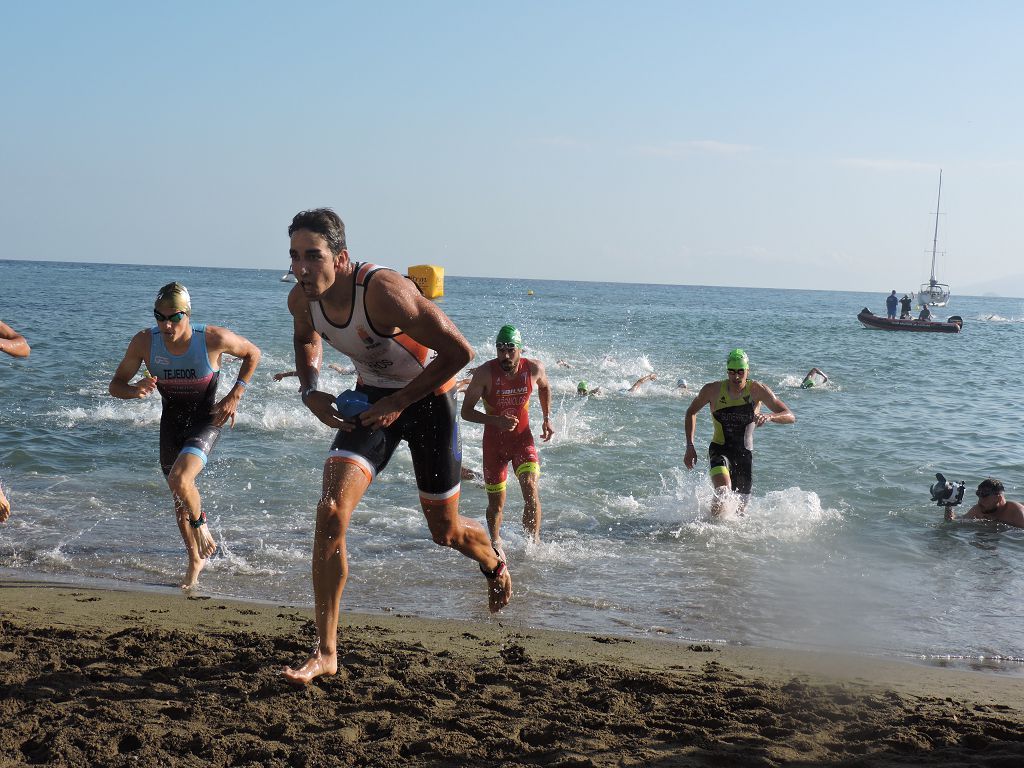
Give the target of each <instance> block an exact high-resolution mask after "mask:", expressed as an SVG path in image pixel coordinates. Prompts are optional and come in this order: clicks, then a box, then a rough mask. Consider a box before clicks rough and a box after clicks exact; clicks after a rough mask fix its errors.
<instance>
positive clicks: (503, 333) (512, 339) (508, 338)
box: [494, 325, 523, 349]
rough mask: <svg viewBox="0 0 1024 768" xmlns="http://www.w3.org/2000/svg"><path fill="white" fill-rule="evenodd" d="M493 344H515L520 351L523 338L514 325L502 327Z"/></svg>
mask: <svg viewBox="0 0 1024 768" xmlns="http://www.w3.org/2000/svg"><path fill="white" fill-rule="evenodd" d="M494 343H495V344H515V345H516V346H517V347H519V348H520V349H522V348H523V337H522V335H521V334H520V333H519V329H518V328H516V327H515V326H514V325H503V326H501V330H500V331H498V338H496V339H495V340H494Z"/></svg>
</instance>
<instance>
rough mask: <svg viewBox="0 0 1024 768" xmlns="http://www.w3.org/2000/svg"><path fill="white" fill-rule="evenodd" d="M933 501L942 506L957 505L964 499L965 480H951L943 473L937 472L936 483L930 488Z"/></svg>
mask: <svg viewBox="0 0 1024 768" xmlns="http://www.w3.org/2000/svg"><path fill="white" fill-rule="evenodd" d="M929 490H930V491H931V492H932V501H934V502H935V503H936V504H938V506H940V507H955V506H957V505H958V504H959V503H960V502H962V501H963V500H964V481H963V480H961V481H960V482H959V483H951V482H949V481H948V480H947V479H946V478H945V477H944V476H943V475H942V474H941V473H939V472H936V473H935V484H934V485H932V487H931V488H930V489H929Z"/></svg>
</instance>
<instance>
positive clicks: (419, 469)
mask: <svg viewBox="0 0 1024 768" xmlns="http://www.w3.org/2000/svg"><path fill="white" fill-rule="evenodd" d="M288 235H289V237H290V238H291V244H290V249H289V253H290V254H291V259H292V271H293V273H294V274H295V276H296V278H297V280H298V282H297V283H296V284H295V286H294V287H293V288H292V290H291V292H290V293H289V294H288V311H289V312H291V314H292V321H293V325H294V332H293V341H294V345H295V369H296V370H297V371H298V374H299V382H300V384H301V389H300V391H301V392H302V402H303V404H304V405H305V406H306V407H307V408H309V410H310V411H312V413H313V415H314V416H316V417H317V418H318V419H319V420H320V421H321V422H323V423H324V424H326V425H327V426H328V427H330V428H331V429H335V430H337V434H336V436H335V438H334V443H333V444H332V446H331V450H330V451H329V452H328V455H327V460H326V461H325V463H324V475H323V485H322V489H323V490H322V496H321V498H320V502H319V503H318V504H317V508H316V529H315V532H314V534H313V569H312V570H313V594H314V602H315V619H316V629H317V646H316V648H315V649H314V650H313V652H312V654H310V656H309V658H308V659H306V660H305V661H304V662H303V663H302V665H301V666H299V667H298V668H294V669H293V668H292V667H285V668H284V669H283V670H282V675H284V677H285V679H287V680H288V681H289V682H292V683H298V684H302V683H309V682H310V681H311V680H313V679H314V678H316V677H319V676H320V675H333V674H335V673H336V672H337V670H338V611H339V608H340V604H341V595H342V592H343V591H344V588H345V582H346V580H347V579H348V555H347V552H346V545H345V537H346V532H347V530H348V525H349V521H350V519H351V517H352V511H353V510H354V509H355V507H356V504H358V503H359V500H360V499H361V498H362V497H363V494H364V493H365V492H366V490H367V489H368V488H369V486H370V483H371V482H372V481H373V479H374V478H375V477H376V476H377V475H378V474H379V473H380V472H381V471H382V470H383V469H384V467H385V466H386V465H387V463H388V460H389V459H390V458H391V455H392V453H393V452H394V450H395V448H397V447H398V445H399V443H400V442H401V441H403V440H404V441H406V442H407V443H408V446H409V453H410V454H411V456H412V463H413V469H414V471H415V474H416V487H417V489H418V491H419V498H420V507H421V508H422V510H423V515H424V517H425V518H426V521H427V527H428V528H429V529H430V535H431V537H432V539H433V540H434V543H436V544H439V545H441V546H444V547H452V548H453V549H456V550H458V551H459V552H461V553H462V554H463V555H465V556H466V557H468V558H471V559H472V560H474V561H476V562H477V563H478V564H479V566H480V570H481V571H482V572H483V574H484V576H485V577H486V579H487V594H488V601H489V607H490V609H491V611H498V610H500V609H501V608H502V607H503V606H505V605H506V604H507V603H508V601H509V598H511V596H512V580H511V578H510V577H509V573H508V568H507V566H506V564H505V561H504V559H503V558H502V557H500V556H498V554H497V552H496V550H495V549H494V547H493V546H491V540H490V537H488V535H487V532H486V531H485V530H484V528H483V526H481V525H480V524H479V523H477V522H476V521H474V520H470V519H468V518H465V517H462V516H460V515H459V491H460V474H461V472H460V470H461V464H462V444H461V441H460V438H459V428H458V413H457V411H456V408H455V375H456V374H457V373H458V372H459V371H460V370H462V368H464V367H465V366H466V364H467V363H469V361H470V360H471V359H472V357H473V348H472V347H471V346H470V345H469V342H468V341H466V339H465V338H464V337H463V335H462V334H461V333H460V332H459V330H458V328H456V327H455V324H454V323H452V321H451V320H449V319H448V317H447V316H446V315H445V314H444V313H443V312H442V311H441V310H440V309H438V307H437V306H436V305H435V304H434V303H433V302H431V301H430V300H429V299H426V298H424V297H423V295H422V294H421V293H420V292H419V290H418V289H417V287H416V285H415V283H413V282H412V281H411V280H408V279H407V278H405V277H404V276H403V275H401V274H400V273H398V272H396V271H394V270H391V269H386V268H383V267H379V266H377V265H375V264H368V263H356V262H353V261H351V260H350V259H349V255H348V249H347V248H346V246H345V225H344V223H342V221H341V218H340V217H339V216H338V215H337V214H336V213H335V212H334V211H332V210H330V209H329V208H319V209H316V210H312V211H302V212H301V213H298V214H296V216H295V217H294V218H293V219H292V223H291V225H290V226H289V227H288ZM322 340H324V341H327V343H329V344H330V345H331V346H332V347H334V348H335V349H337V350H338V351H340V352H342V353H343V354H346V355H348V356H349V357H350V358H351V359H352V362H353V363H354V364H355V366H356V371H357V373H358V379H357V382H356V394H358V395H361V396H365V402H364V407H366V410H364V411H362V412H361V413H359V412H356V411H355V408H354V406H353V410H352V411H351V412H350V415H348V416H343V414H342V412H341V411H339V410H338V408H337V407H336V399H335V395H336V394H337V393H330V392H322V391H320V389H319V387H318V382H319V369H320V361H321V360H322V353H323V342H322ZM353 399H354V398H351V397H349V398H348V400H346V401H344V402H342V401H341V400H339V401H338V403H340V404H341V405H342V407H344V408H345V410H346V412H349V407H350V403H351V400H353ZM395 567H396V568H397V567H398V566H395Z"/></svg>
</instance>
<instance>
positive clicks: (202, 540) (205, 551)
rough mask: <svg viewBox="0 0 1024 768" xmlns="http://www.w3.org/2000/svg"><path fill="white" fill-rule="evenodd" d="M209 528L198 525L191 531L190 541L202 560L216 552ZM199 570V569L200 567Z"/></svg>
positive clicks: (215, 543)
mask: <svg viewBox="0 0 1024 768" xmlns="http://www.w3.org/2000/svg"><path fill="white" fill-rule="evenodd" d="M209 529H210V526H208V525H206V524H205V523H204V524H203V525H200V526H199V527H198V528H193V529H192V540H193V541H194V542H195V543H196V547H197V548H198V549H199V556H200V557H201V558H203V559H204V560H205V559H206V558H207V557H209V556H210V555H212V554H213V553H214V552H216V551H217V542H215V541H214V540H213V536H211V535H210V530H209ZM200 569H201V567H200ZM196 575H197V576H198V575H199V574H198V573H197V574H196Z"/></svg>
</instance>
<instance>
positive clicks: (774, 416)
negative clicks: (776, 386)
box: [750, 381, 796, 427]
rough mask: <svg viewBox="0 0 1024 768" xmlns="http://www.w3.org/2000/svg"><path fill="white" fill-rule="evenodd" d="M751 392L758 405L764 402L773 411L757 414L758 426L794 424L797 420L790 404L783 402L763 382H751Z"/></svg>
mask: <svg viewBox="0 0 1024 768" xmlns="http://www.w3.org/2000/svg"><path fill="white" fill-rule="evenodd" d="M750 393H751V395H753V397H754V401H755V402H756V403H757V404H758V405H760V404H761V403H764V405H765V406H766V407H767V408H768V410H770V411H771V413H758V414H757V415H756V417H755V422H756V424H757V426H759V427H760V426H762V425H764V424H769V423H771V424H793V423H795V422H796V414H794V413H793V412H792V411H791V410H789V406H787V405H786V404H785V403H784V402H782V401H781V400H780V399H779V398H778V397H777V396H776V395H775V393H774V392H772V391H771V389H769V388H768V387H767V386H765V385H764V384H762V383H761V382H759V381H752V382H750Z"/></svg>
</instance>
